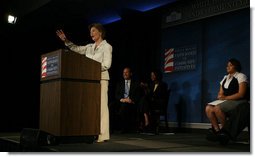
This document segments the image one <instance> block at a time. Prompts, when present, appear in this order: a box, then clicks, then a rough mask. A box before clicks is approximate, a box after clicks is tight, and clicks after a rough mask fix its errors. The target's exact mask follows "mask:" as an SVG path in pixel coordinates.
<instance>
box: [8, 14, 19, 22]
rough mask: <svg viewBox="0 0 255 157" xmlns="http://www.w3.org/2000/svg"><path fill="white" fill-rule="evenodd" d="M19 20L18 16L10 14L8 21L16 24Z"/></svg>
mask: <svg viewBox="0 0 255 157" xmlns="http://www.w3.org/2000/svg"><path fill="white" fill-rule="evenodd" d="M16 21H17V17H15V16H12V15H8V23H11V24H15V23H16Z"/></svg>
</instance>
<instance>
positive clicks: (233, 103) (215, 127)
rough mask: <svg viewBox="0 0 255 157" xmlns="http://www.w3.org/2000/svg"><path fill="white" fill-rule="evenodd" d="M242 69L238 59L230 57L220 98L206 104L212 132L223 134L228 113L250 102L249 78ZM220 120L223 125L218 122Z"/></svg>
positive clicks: (222, 82) (219, 93)
mask: <svg viewBox="0 0 255 157" xmlns="http://www.w3.org/2000/svg"><path fill="white" fill-rule="evenodd" d="M241 69H242V68H241V64H240V62H239V61H238V60H236V59H230V60H229V61H228V63H227V68H226V70H227V73H228V74H227V75H225V76H224V78H223V79H222V81H221V82H220V89H219V92H218V100H216V101H214V102H211V103H208V104H207V106H206V109H205V112H206V115H207V117H208V119H209V120H210V122H211V125H212V128H211V129H209V132H210V133H211V134H214V135H217V134H221V133H222V132H223V131H224V129H222V128H224V126H225V123H226V116H227V115H226V114H228V113H230V112H231V111H233V110H235V109H236V108H237V107H239V106H241V105H243V104H245V105H246V104H248V103H247V102H248V101H247V99H248V95H249V92H247V89H248V88H247V86H248V80H247V77H246V75H244V74H243V73H241ZM246 106H247V105H246ZM235 116H237V115H235ZM218 120H219V122H220V124H221V125H219V124H218ZM214 140H216V139H214Z"/></svg>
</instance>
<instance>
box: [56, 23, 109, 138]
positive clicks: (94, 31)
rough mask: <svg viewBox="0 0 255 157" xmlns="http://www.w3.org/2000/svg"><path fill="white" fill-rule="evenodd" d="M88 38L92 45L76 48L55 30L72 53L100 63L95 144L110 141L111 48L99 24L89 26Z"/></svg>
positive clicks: (60, 32) (62, 34) (61, 32)
mask: <svg viewBox="0 0 255 157" xmlns="http://www.w3.org/2000/svg"><path fill="white" fill-rule="evenodd" d="M89 30H90V36H91V38H92V40H93V41H94V43H91V44H87V45H85V46H77V45H75V44H74V43H72V42H71V41H69V40H68V39H67V38H66V35H65V33H64V32H63V31H62V30H57V31H56V33H57V36H58V37H59V38H60V39H61V40H62V41H63V42H64V43H65V45H66V46H67V47H69V48H70V49H71V50H72V51H74V52H77V53H79V54H83V55H85V56H86V57H88V58H91V59H93V60H95V61H98V62H100V63H101V81H100V83H101V119H100V134H99V136H98V140H97V142H104V141H106V140H109V139H110V133H109V109H108V84H109V79H110V77H109V73H108V69H109V68H110V67H111V63H112V46H111V45H110V44H109V43H107V41H106V40H104V37H105V30H104V27H103V26H102V25H101V24H100V23H94V24H91V25H90V26H89Z"/></svg>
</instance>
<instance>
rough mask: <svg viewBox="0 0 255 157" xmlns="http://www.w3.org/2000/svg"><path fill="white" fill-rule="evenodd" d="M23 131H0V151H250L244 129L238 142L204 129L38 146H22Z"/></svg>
mask: <svg viewBox="0 0 255 157" xmlns="http://www.w3.org/2000/svg"><path fill="white" fill-rule="evenodd" d="M19 139H20V133H0V151H3V152H22V151H31V152H34V151H39V152H45V151H46V152H242V153H245V154H249V153H250V152H251V149H250V143H249V141H250V140H249V135H248V132H243V133H242V134H241V135H240V136H239V138H238V140H237V141H234V142H233V141H230V142H229V144H228V145H226V146H223V145H220V144H219V143H217V142H210V141H207V140H206V139H205V132H203V131H202V132H201V131H200V132H183V133H175V134H160V135H150V134H139V133H132V134H120V133H114V134H112V135H111V140H109V141H107V142H104V143H92V144H87V143H69V144H59V145H56V146H40V147H38V148H36V149H29V148H27V149H22V148H21V147H20V141H19Z"/></svg>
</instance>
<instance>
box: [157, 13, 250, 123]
mask: <svg viewBox="0 0 255 157" xmlns="http://www.w3.org/2000/svg"><path fill="white" fill-rule="evenodd" d="M191 44H192V45H197V67H196V69H195V70H192V71H183V72H174V73H170V74H165V75H164V80H165V81H166V82H167V83H168V84H169V87H170V88H172V93H171V96H170V102H169V104H168V105H169V108H168V110H169V113H170V114H169V120H170V121H182V122H194V123H197V122H207V121H208V120H207V118H206V116H205V114H204V109H205V105H206V103H207V102H210V101H213V100H215V99H216V98H217V93H218V91H219V87H220V84H219V82H220V81H221V80H222V79H223V76H224V75H226V65H227V61H228V60H229V59H230V58H236V59H238V60H239V61H240V62H241V64H242V66H243V71H242V72H243V73H245V74H246V75H247V76H248V78H250V10H249V9H243V10H239V11H234V12H230V13H226V14H222V15H218V16H214V17H211V18H207V19H204V20H200V21H195V22H191V23H186V24H182V25H178V26H175V27H169V28H166V29H163V30H162V46H161V47H162V50H161V61H163V60H162V59H163V52H164V49H165V48H171V47H180V46H185V45H191ZM162 63H163V62H162ZM161 66H163V64H162V65H161Z"/></svg>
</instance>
